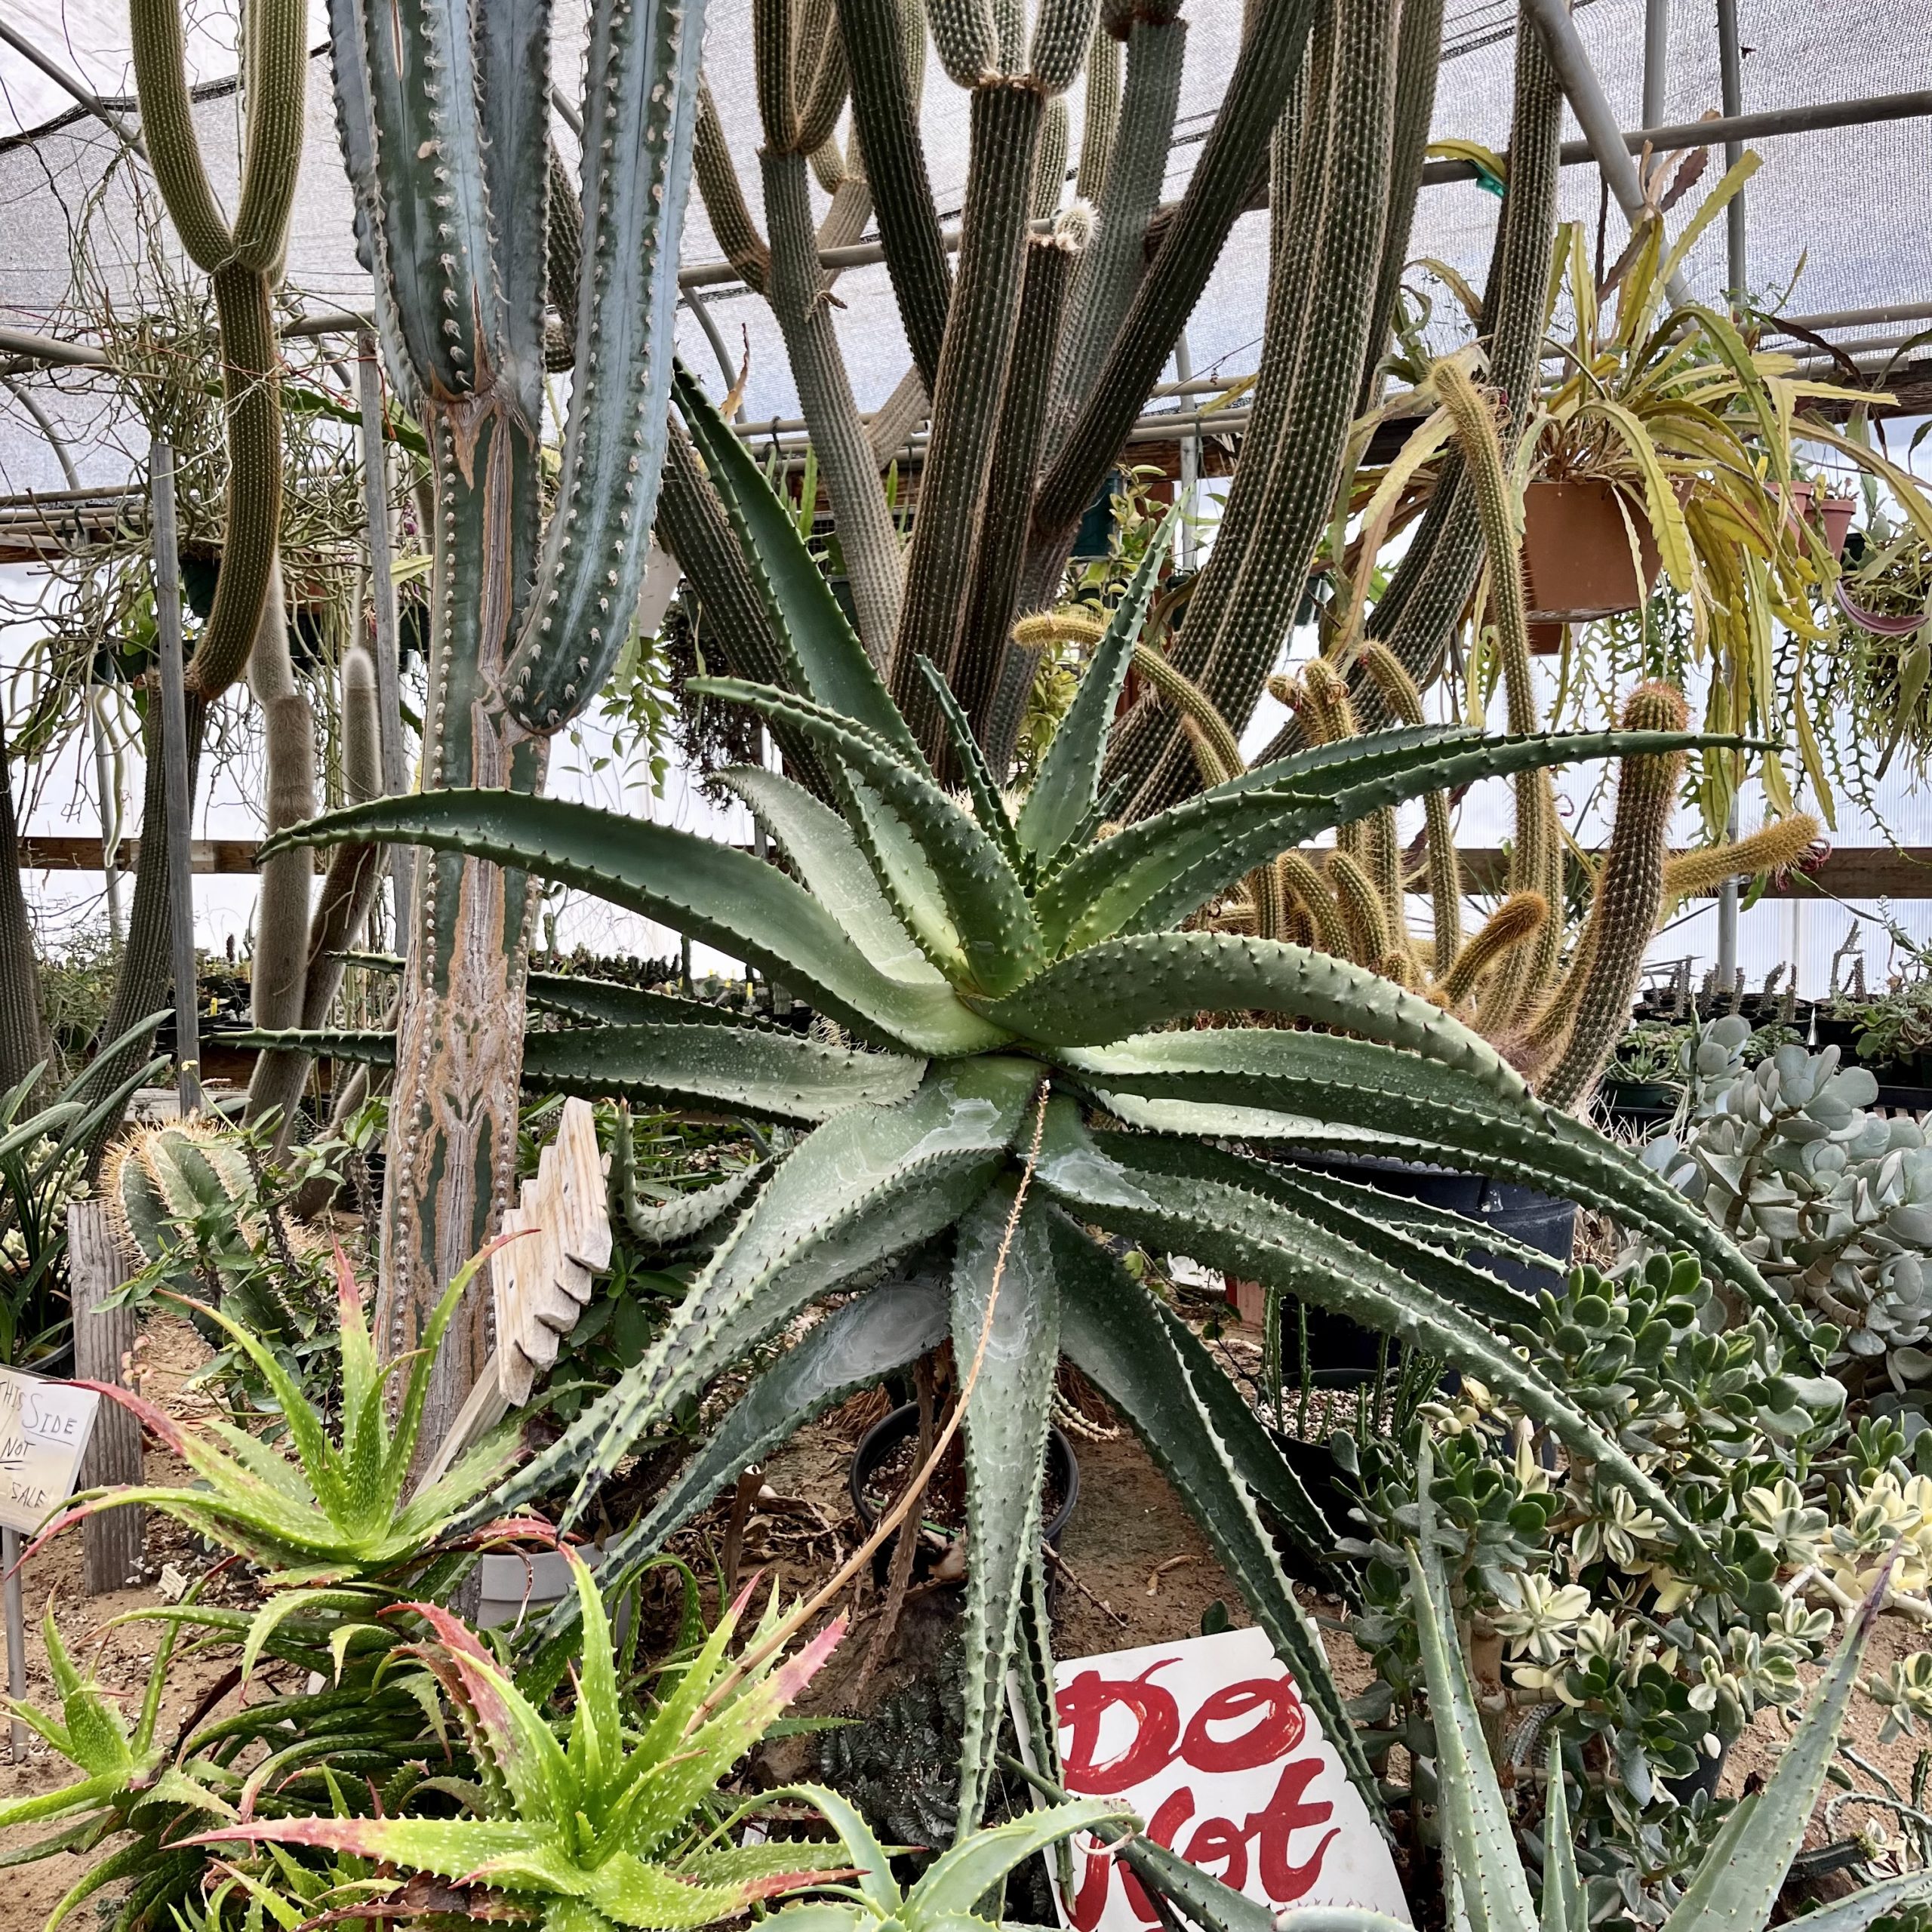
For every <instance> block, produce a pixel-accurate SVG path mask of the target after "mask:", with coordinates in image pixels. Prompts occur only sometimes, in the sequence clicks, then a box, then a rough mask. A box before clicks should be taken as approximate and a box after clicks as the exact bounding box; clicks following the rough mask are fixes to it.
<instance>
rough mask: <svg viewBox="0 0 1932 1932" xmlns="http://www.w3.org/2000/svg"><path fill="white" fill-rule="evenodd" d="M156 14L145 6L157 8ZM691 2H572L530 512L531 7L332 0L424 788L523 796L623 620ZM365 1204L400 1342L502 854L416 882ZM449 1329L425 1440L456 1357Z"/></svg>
mask: <svg viewBox="0 0 1932 1932" xmlns="http://www.w3.org/2000/svg"><path fill="white" fill-rule="evenodd" d="M156 4H163V0H156ZM703 25H704V7H703V0H596V4H595V5H593V6H592V9H591V13H590V20H589V37H588V45H587V49H586V82H585V97H584V113H583V121H584V127H583V183H582V189H581V204H582V208H583V231H582V242H581V254H580V263H579V269H578V276H577V303H576V307H577V339H576V343H575V349H574V356H573V358H572V359H573V367H574V377H573V381H572V385H571V405H570V417H569V421H568V426H567V427H566V430H565V439H564V449H563V461H562V467H561V474H560V475H559V477H558V484H557V494H556V507H555V512H554V514H553V515H552V517H551V519H550V522H549V528H548V530H547V531H544V530H543V528H542V526H541V522H540V518H541V509H540V469H539V445H540V427H541V423H542V420H543V363H544V340H543V308H544V294H545V288H546V247H547V241H548V229H549V220H548V214H547V207H546V202H547V197H548V195H549V190H550V184H551V168H550V162H549V120H550V107H549V85H550V66H549V33H550V10H549V7H548V6H547V5H544V4H542V0H475V4H474V5H463V4H457V0H395V4H394V5H386V6H381V7H379V6H377V5H374V4H373V0H331V5H330V28H331V45H332V50H333V52H334V66H335V92H336V106H337V124H338V131H339V132H340V137H341V140H342V146H343V158H344V161H345V162H346V166H347V169H348V173H349V180H350V182H351V184H352V188H353V189H354V194H355V218H356V232H357V238H358V245H359V247H360V249H361V253H362V254H363V257H364V259H365V265H366V266H368V268H369V269H370V270H371V273H372V275H373V276H374V282H375V293H376V303H377V319H378V322H379V324H380V332H381V334H382V337H383V346H384V352H385V358H386V361H387V362H388V365H389V374H390V377H391V379H392V380H393V381H394V383H395V385H396V386H397V387H398V389H399V390H400V392H401V394H402V395H403V398H404V399H405V401H406V402H407V404H408V407H409V408H411V410H412V411H414V414H416V416H417V419H418V420H420V423H422V425H423V432H424V434H425V435H426V438H427V440H428V443H429V451H430V460H431V468H432V481H433V487H434V491H435V524H434V528H433V532H432V534H433V537H434V541H435V568H434V572H433V575H432V584H431V611H430V647H429V650H430V657H429V705H428V708H427V715H426V718H425V719H424V735H423V761H422V787H423V790H424V791H426V792H435V791H438V790H440V789H443V788H445V787H447V786H485V787H495V788H504V789H509V790H511V791H513V792H534V791H535V790H537V789H538V788H539V786H540V784H541V783H542V780H543V770H544V764H545V759H546V749H547V745H548V741H549V736H550V734H552V733H553V732H555V731H557V730H558V729H559V728H561V727H562V726H563V725H565V724H566V723H568V721H570V720H571V718H574V717H575V716H576V715H577V714H578V713H579V712H581V711H582V710H583V708H584V706H586V705H587V704H588V703H589V701H590V700H591V699H592V697H594V696H595V693H596V691H597V689H598V686H599V685H601V683H602V681H603V680H604V678H605V676H606V675H608V672H609V670H610V668H611V665H612V663H614V661H615V660H616V657H617V653H618V651H620V649H621V648H622V647H623V643H624V641H625V638H626V635H628V633H629V627H630V623H631V619H632V611H633V610H634V608H635V605H636V602H637V598H638V589H639V587H640V585H641V581H642V577H643V572H644V567H645V559H646V555H647V552H648V537H649V534H650V531H651V525H652V521H653V518H654V514H655V510H656V506H657V490H658V478H659V475H660V471H661V469H662V468H663V460H664V451H665V441H664V438H665V425H666V408H667V404H668V401H669V389H670V379H671V358H672V321H673V315H672V308H673V304H674V303H675V301H676V299H677V281H676V272H675V271H676V263H677V252H678V236H679V233H680V231H681V224H682V219H683V212H684V204H685V191H686V188H687V185H688V179H689V174H690V168H691V136H692V125H693V122H694V119H695V118H696V106H697V64H698V54H699V46H700V41H701V38H702V37H703ZM539 553H540V554H539ZM529 900H530V888H529V885H528V878H527V875H525V873H523V872H521V871H520V870H515V869H500V868H499V867H497V866H494V865H491V864H489V863H486V862H484V861H482V860H470V859H465V858H462V857H457V856H454V855H451V854H442V855H438V857H435V858H434V859H432V860H429V862H428V863H425V864H424V865H423V866H421V867H420V869H419V870H418V872H417V903H416V904H415V906H414V909H413V911H412V912H411V918H410V931H409V932H408V965H407V968H406V970H405V976H404V980H403V986H402V992H401V1014H400V1021H399V1026H398V1035H397V1042H396V1065H395V1087H394V1095H393V1099H392V1105H391V1112H390V1124H389V1145H388V1180H387V1195H386V1199H385V1202H384V1206H383V1278H382V1289H381V1296H380V1302H379V1306H378V1310H377V1313H378V1318H379V1333H380V1336H381V1338H382V1341H383V1345H384V1346H385V1347H386V1349H389V1350H401V1349H408V1348H411V1347H412V1346H414V1345H415V1343H416V1341H417V1337H418V1336H419V1335H420V1334H421V1333H422V1332H423V1324H425V1323H426V1321H427V1320H428V1318H429V1315H430V1313H431V1312H432V1311H433V1309H435V1306H436V1304H437V1302H438V1298H439V1297H440V1296H441V1293H442V1291H443V1288H444V1286H445V1284H446V1283H447V1282H448V1281H450V1280H451V1278H453V1277H454V1275H455V1274H456V1273H457V1270H458V1269H460V1267H461V1266H462V1265H463V1263H464V1262H465V1261H466V1260H468V1259H469V1257H470V1256H471V1255H472V1254H474V1253H475V1251H476V1250H477V1248H478V1247H479V1246H480V1245H481V1242H482V1241H483V1240H484V1239H485V1238H486V1237H487V1236H488V1235H489V1234H490V1233H491V1232H493V1226H494V1215H495V1214H496V1212H497V1210H498V1209H499V1208H500V1207H501V1206H502V1205H503V1203H504V1201H506V1199H507V1198H508V1195H509V1190H510V1187H511V1184H512V1179H513V1168H514V1164H515V1145H516V1103H517V1091H518V1069H519V1067H520V1066H521V1058H522V1034H523V996H522V995H523V982H524V975H525V961H526V936H525V927H526V924H527V916H528V908H529ZM484 1342H485V1327H484V1318H483V1312H482V1309H481V1303H480V1301H478V1300H477V1298H475V1297H472V1298H471V1300H470V1301H469V1304H468V1305H467V1306H466V1307H465V1308H464V1309H463V1311H462V1312H461V1313H460V1315H459V1316H458V1318H457V1320H456V1321H454V1322H453V1323H452V1324H451V1327H450V1329H449V1331H448V1337H447V1339H446V1340H445V1343H444V1345H443V1348H442V1351H441V1358H440V1360H439V1361H438V1366H437V1370H436V1374H435V1379H434V1381H433V1383H432V1395H431V1398H430V1414H429V1417H428V1419H427V1422H426V1430H425V1434H426V1439H428V1440H430V1441H434V1440H435V1438H436V1437H437V1436H438V1434H439V1433H440V1432H441V1429H443V1427H444V1426H446V1425H447V1424H448V1422H449V1421H450V1420H451V1418H452V1417H454V1414H455V1411H456V1409H457V1407H458V1406H459V1405H460V1403H461V1401H462V1400H463V1396H464V1395H465V1394H466V1392H467V1390H468V1389H469V1385H470V1383H471V1382H472V1380H474V1378H475V1374H476V1372H477V1370H478V1366H479V1365H480V1363H481V1359H482V1355H483V1350H484Z"/></svg>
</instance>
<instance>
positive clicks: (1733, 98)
mask: <svg viewBox="0 0 1932 1932" xmlns="http://www.w3.org/2000/svg"><path fill="white" fill-rule="evenodd" d="M1718 91H1719V97H1720V100H1721V103H1722V105H1723V108H1724V118H1725V119H1726V120H1727V121H1735V120H1737V118H1739V117H1740V115H1742V114H1743V112H1744V76H1743V54H1742V52H1741V51H1740V48H1739V46H1738V43H1737V0H1718ZM1743 158H1744V143H1743V141H1742V140H1740V139H1739V138H1738V137H1737V135H1736V134H1727V136H1726V137H1724V168H1725V170H1726V171H1727V172H1728V171H1730V169H1732V168H1735V167H1736V166H1737V164H1738V163H1739V162H1740V161H1742V160H1743ZM1724 240H1725V244H1726V266H1727V269H1728V272H1729V273H1730V304H1731V306H1732V308H1733V309H1735V310H1738V311H1740V312H1741V311H1742V310H1743V306H1744V304H1745V303H1746V300H1748V299H1749V293H1750V287H1749V278H1748V276H1747V273H1746V260H1745V253H1744V196H1743V192H1742V191H1741V190H1740V192H1738V193H1737V194H1735V195H1732V196H1731V198H1730V203H1729V205H1727V207H1726V208H1725V209H1724Z"/></svg>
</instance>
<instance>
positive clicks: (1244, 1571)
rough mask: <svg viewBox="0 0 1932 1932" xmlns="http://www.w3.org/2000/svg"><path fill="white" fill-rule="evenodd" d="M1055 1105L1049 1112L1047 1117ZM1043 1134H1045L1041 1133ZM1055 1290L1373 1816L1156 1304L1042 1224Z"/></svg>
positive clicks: (1357, 1761) (1275, 1573)
mask: <svg viewBox="0 0 1932 1932" xmlns="http://www.w3.org/2000/svg"><path fill="white" fill-rule="evenodd" d="M1059 1105H1060V1103H1057V1102H1056V1103H1052V1105H1051V1106H1049V1109H1048V1113H1049V1116H1050V1119H1051V1114H1052V1112H1054V1109H1055V1108H1057V1106H1059ZM1048 1131H1049V1132H1050V1133H1051V1131H1052V1128H1051V1124H1050V1125H1049V1128H1048ZM1049 1226H1050V1229H1051V1240H1052V1246H1053V1253H1054V1261H1055V1263H1056V1266H1057V1280H1058V1281H1059V1284H1060V1347H1061V1349H1062V1351H1063V1352H1064V1353H1065V1354H1066V1357H1067V1358H1068V1359H1069V1361H1072V1363H1073V1364H1074V1365H1075V1367H1077V1368H1078V1369H1079V1370H1080V1371H1081V1374H1084V1375H1086V1376H1088V1377H1091V1379H1092V1380H1093V1381H1094V1383H1095V1384H1096V1386H1097V1387H1098V1388H1099V1389H1100V1391H1101V1392H1102V1393H1103V1395H1105V1396H1106V1398H1107V1399H1108V1401H1110V1402H1112V1404H1113V1405H1114V1407H1115V1408H1117V1409H1118V1411H1120V1413H1121V1416H1122V1417H1123V1418H1124V1420H1126V1422H1127V1423H1128V1426H1130V1427H1131V1429H1133V1431H1134V1434H1135V1435H1137V1436H1139V1437H1140V1440H1141V1441H1142V1442H1143V1444H1145V1445H1146V1450H1147V1453H1148V1454H1149V1455H1150V1456H1151V1457H1152V1458H1153V1459H1154V1461H1155V1464H1156V1465H1157V1466H1158V1468H1159V1469H1160V1471H1161V1474H1162V1475H1164V1476H1165V1477H1166V1478H1168V1481H1169V1482H1171V1483H1172V1484H1174V1489H1175V1491H1176V1492H1177V1494H1179V1496H1180V1499H1181V1500H1182V1502H1183V1503H1185V1504H1186V1506H1187V1509H1188V1513H1189V1515H1192V1517H1193V1518H1194V1520H1195V1522H1197V1523H1198V1524H1199V1525H1200V1526H1201V1533H1202V1534H1203V1535H1204V1536H1205V1537H1207V1540H1208V1542H1209V1543H1211V1545H1212V1546H1214V1553H1215V1555H1217V1557H1218V1558H1220V1561H1221V1563H1222V1564H1223V1567H1225V1568H1226V1571H1227V1572H1228V1574H1229V1576H1230V1577H1232V1578H1233V1579H1234V1580H1235V1583H1236V1585H1237V1586H1238V1588H1239V1589H1240V1591H1241V1597H1242V1599H1243V1601H1244V1602H1245V1603H1246V1604H1247V1607H1248V1608H1249V1610H1250V1611H1251V1612H1252V1613H1253V1614H1254V1620H1255V1622H1256V1623H1258V1624H1260V1626H1261V1627H1262V1629H1264V1630H1265V1631H1266V1632H1267V1633H1268V1638H1269V1642H1271V1643H1272V1644H1273V1645H1274V1647H1275V1654H1276V1655H1277V1656H1278V1657H1280V1658H1281V1660H1282V1662H1283V1663H1285V1664H1286V1665H1287V1666H1288V1668H1289V1669H1291V1670H1292V1671H1293V1672H1294V1675H1295V1681H1296V1682H1297V1684H1298V1685H1299V1686H1300V1690H1301V1694H1302V1695H1303V1697H1304V1698H1306V1700H1307V1701H1308V1703H1309V1706H1310V1707H1311V1708H1312V1709H1313V1710H1314V1711H1315V1714H1316V1715H1317V1716H1318V1717H1319V1718H1320V1719H1321V1728H1322V1730H1323V1731H1324V1734H1326V1735H1327V1739H1328V1741H1329V1743H1331V1745H1333V1746H1334V1749H1335V1752H1336V1754H1337V1756H1339V1757H1340V1759H1341V1761H1342V1763H1343V1767H1344V1768H1345V1769H1346V1770H1347V1772H1348V1774H1349V1779H1350V1780H1351V1781H1352V1783H1354V1785H1355V1788H1356V1789H1357V1790H1358V1791H1359V1792H1361V1795H1362V1798H1363V1801H1364V1803H1366V1804H1367V1806H1368V1808H1369V1810H1370V1812H1371V1814H1372V1815H1373V1816H1375V1817H1380V1816H1381V1814H1382V1798H1381V1794H1380V1791H1379V1790H1378V1789H1377V1785H1376V1781H1375V1774H1374V1772H1373V1771H1372V1770H1371V1769H1370V1767H1369V1764H1368V1760H1367V1758H1365V1757H1364V1755H1362V1749H1361V1744H1360V1743H1359V1742H1358V1740H1357V1738H1356V1736H1355V1726H1354V1724H1352V1722H1351V1721H1350V1720H1349V1715H1348V1713H1347V1712H1346V1709H1344V1708H1343V1703H1342V1694H1341V1692H1340V1689H1339V1688H1338V1687H1337V1685H1336V1683H1335V1680H1334V1677H1333V1676H1332V1675H1331V1673H1330V1672H1329V1669H1328V1660H1327V1656H1326V1654H1324V1651H1323V1650H1322V1647H1321V1636H1320V1635H1319V1633H1318V1632H1317V1631H1316V1630H1315V1627H1314V1626H1313V1625H1312V1623H1309V1621H1308V1620H1307V1618H1306V1616H1305V1615H1304V1614H1303V1611H1302V1608H1301V1606H1300V1604H1299V1603H1297V1601H1296V1600H1295V1595H1294V1591H1293V1590H1291V1589H1290V1588H1289V1586H1288V1582H1287V1578H1286V1577H1284V1576H1283V1574H1281V1562H1280V1559H1279V1558H1278V1557H1277V1556H1276V1555H1275V1546H1274V1543H1273V1542H1272V1540H1271V1538H1270V1537H1269V1534H1268V1533H1267V1531H1266V1530H1265V1529H1264V1528H1263V1527H1262V1524H1261V1520H1260V1518H1259V1517H1258V1516H1257V1515H1256V1514H1255V1512H1254V1502H1253V1500H1252V1499H1251V1497H1250V1496H1249V1494H1248V1491H1247V1487H1246V1485H1245V1484H1244V1483H1243V1482H1242V1481H1241V1478H1240V1477H1239V1476H1238V1475H1237V1474H1236V1472H1235V1467H1234V1465H1233V1463H1232V1462H1231V1461H1230V1460H1229V1456H1228V1453H1227V1451H1226V1447H1224V1446H1223V1444H1222V1442H1221V1441H1220V1438H1219V1437H1218V1436H1217V1435H1216V1433H1215V1432H1214V1424H1213V1421H1212V1419H1211V1415H1210V1412H1209V1411H1208V1408H1207V1405H1206V1404H1205V1403H1204V1401H1202V1398H1201V1394H1200V1392H1199V1391H1198V1389H1196V1388H1195V1385H1194V1383H1193V1380H1192V1377H1191V1376H1190V1375H1189V1372H1188V1370H1187V1367H1186V1364H1185V1363H1184V1362H1183V1360H1182V1358H1181V1356H1180V1354H1179V1352H1177V1350H1176V1349H1175V1347H1174V1343H1173V1340H1172V1339H1171V1337H1170V1335H1169V1334H1168V1329H1167V1327H1166V1324H1164V1322H1163V1321H1162V1320H1161V1317H1160V1315H1159V1314H1158V1312H1157V1311H1156V1309H1155V1306H1154V1303H1153V1299H1152V1297H1151V1296H1150V1295H1149V1294H1148V1293H1147V1291H1146V1289H1145V1288H1143V1287H1142V1286H1141V1285H1140V1283H1139V1282H1138V1281H1135V1280H1134V1278H1133V1276H1132V1275H1130V1274H1128V1272H1127V1271H1126V1269H1124V1268H1122V1267H1121V1266H1120V1264H1119V1263H1118V1262H1116V1261H1115V1260H1114V1259H1113V1258H1112V1256H1110V1255H1108V1254H1103V1252H1102V1251H1100V1249H1099V1248H1098V1247H1096V1246H1095V1245H1094V1243H1093V1242H1092V1241H1091V1240H1089V1239H1088V1237H1087V1235H1085V1234H1084V1232H1082V1231H1081V1229H1080V1228H1079V1227H1078V1226H1076V1225H1075V1223H1073V1222H1072V1221H1071V1220H1068V1219H1067V1218H1066V1217H1065V1216H1064V1215H1063V1214H1057V1213H1056V1214H1054V1215H1052V1216H1051V1217H1050V1221H1049Z"/></svg>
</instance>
